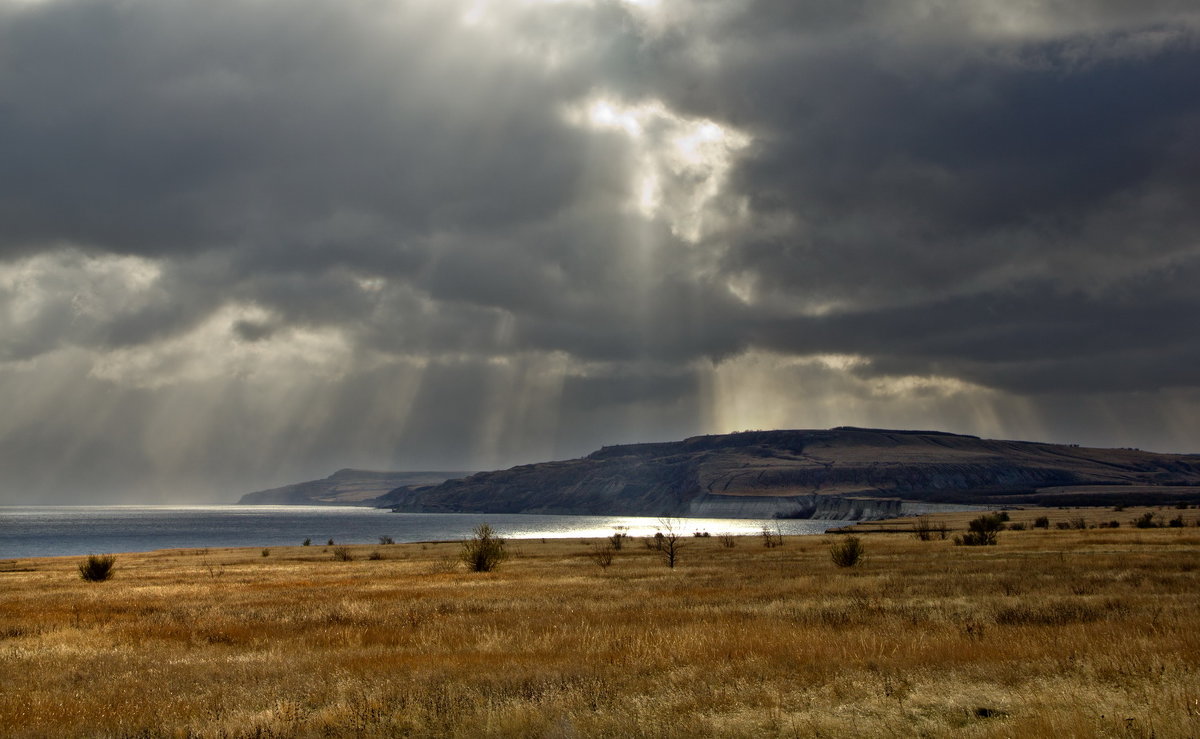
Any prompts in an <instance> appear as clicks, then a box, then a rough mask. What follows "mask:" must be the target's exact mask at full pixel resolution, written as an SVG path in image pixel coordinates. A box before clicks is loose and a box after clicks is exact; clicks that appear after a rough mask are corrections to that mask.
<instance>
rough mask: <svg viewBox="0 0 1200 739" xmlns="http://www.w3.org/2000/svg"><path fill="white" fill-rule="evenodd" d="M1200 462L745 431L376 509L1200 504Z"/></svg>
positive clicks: (1067, 449)
mask: <svg viewBox="0 0 1200 739" xmlns="http://www.w3.org/2000/svg"><path fill="white" fill-rule="evenodd" d="M1196 485H1200V456H1197V455H1178V454H1154V453H1151V452H1143V451H1140V450H1134V449H1090V448H1081V447H1077V446H1069V445H1062V444H1041V443H1034V442H1024V441H994V440H986V439H980V438H977V437H974V436H961V435H957V434H948V433H942V432H936V431H888V430H878V429H859V428H846V427H843V428H836V429H831V430H823V431H753V432H744V433H737V434H726V435H717V436H697V437H693V438H690V439H685V440H683V441H677V442H666V443H656V444H630V445H622V446H612V447H604V448H603V449H600V450H599V451H597V452H593V453H592V454H589V455H588V456H586V457H583V458H581V459H573V460H568V461H561V462H546V463H543V464H533V465H524V466H521V467H514V468H512V469H508V470H501V471H497V472H481V473H479V474H476V475H472V476H471V477H466V478H463V479H455V480H449V481H446V482H443V483H441V484H440V485H434V486H431V487H414V486H411V485H409V486H406V487H402V488H398V489H396V490H393V491H392V492H390V493H388V494H387V495H385V496H383V497H382V498H380V503H389V504H391V505H392V506H393V507H394V508H395V510H399V511H427V512H436V511H444V512H452V511H453V512H468V511H471V512H496V513H574V514H610V515H646V516H720V517H743V518H761V517H770V516H780V517H804V518H808V517H811V518H851V519H853V518H874V517H882V516H887V515H896V514H899V513H902V512H911V511H919V510H922V507H924V508H925V509H928V507H929V506H934V505H937V504H966V505H1003V504H1044V505H1060V504H1066V503H1067V502H1071V503H1074V504H1080V505H1088V504H1110V503H1111V501H1113V500H1116V499H1122V500H1129V501H1130V502H1173V501H1176V500H1180V499H1182V500H1188V501H1200V487H1190V486H1196Z"/></svg>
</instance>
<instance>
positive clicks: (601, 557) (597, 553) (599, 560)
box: [588, 541, 617, 569]
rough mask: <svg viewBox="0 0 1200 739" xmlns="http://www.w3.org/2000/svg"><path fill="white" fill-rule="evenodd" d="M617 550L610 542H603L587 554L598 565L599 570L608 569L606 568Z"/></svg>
mask: <svg viewBox="0 0 1200 739" xmlns="http://www.w3.org/2000/svg"><path fill="white" fill-rule="evenodd" d="M616 551H617V548H616V547H614V546H613V545H612V542H611V541H608V542H605V543H604V544H601V545H600V546H598V547H596V549H594V550H593V551H591V552H589V553H588V556H589V557H591V558H592V561H593V562H595V563H596V564H598V565H600V568H601V569H608V566H609V565H611V564H612V563H613V557H614V556H615V554H616Z"/></svg>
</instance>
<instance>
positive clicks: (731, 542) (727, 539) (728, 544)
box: [718, 534, 737, 549]
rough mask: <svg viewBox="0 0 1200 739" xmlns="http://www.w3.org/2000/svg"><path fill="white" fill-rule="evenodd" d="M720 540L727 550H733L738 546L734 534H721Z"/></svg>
mask: <svg viewBox="0 0 1200 739" xmlns="http://www.w3.org/2000/svg"><path fill="white" fill-rule="evenodd" d="M718 538H719V539H720V540H721V546H723V547H725V548H726V549H733V548H734V547H736V546H737V538H736V537H734V535H733V534H720V535H719V537H718Z"/></svg>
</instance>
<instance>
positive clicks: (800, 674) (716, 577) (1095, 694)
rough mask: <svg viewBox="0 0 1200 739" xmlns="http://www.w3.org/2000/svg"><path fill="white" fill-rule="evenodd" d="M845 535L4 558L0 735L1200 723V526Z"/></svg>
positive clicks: (1059, 728)
mask: <svg viewBox="0 0 1200 739" xmlns="http://www.w3.org/2000/svg"><path fill="white" fill-rule="evenodd" d="M1032 513H1034V514H1035V515H1036V514H1037V513H1040V512H1032ZM1050 513H1052V514H1053V513H1055V512H1050ZM1063 513H1064V514H1068V513H1069V514H1070V515H1075V516H1077V515H1080V512H1078V511H1076V512H1063ZM1125 513H1128V515H1129V516H1136V514H1137V513H1138V511H1134V510H1130V511H1128V512H1123V513H1122V514H1110V513H1109V512H1108V511H1092V512H1088V513H1084V514H1083V515H1085V516H1088V517H1089V518H1095V519H1096V520H1101V519H1102V520H1108V519H1109V518H1110V517H1112V516H1113V515H1125ZM1164 513H1165V514H1169V515H1167V516H1166V517H1167V518H1170V517H1173V516H1174V515H1175V512H1174V511H1165V512H1164ZM1020 515H1021V516H1024V513H1022V514H1020ZM1185 516H1186V518H1187V519H1188V520H1189V523H1191V522H1192V521H1193V520H1194V519H1195V518H1196V516H1197V512H1196V511H1187V512H1185ZM1014 517H1016V516H1014ZM958 518H962V517H961V516H960V517H958ZM1031 518H1032V516H1031ZM951 519H952V520H955V521H956V522H957V521H958V519H957V518H954V517H951ZM959 523H962V524H963V525H965V522H958V523H956V526H958V527H959V528H960V529H961V528H962V526H961V525H959ZM834 538H835V537H832V536H829V537H803V538H790V539H787V541H786V543H785V545H784V546H782V547H778V548H774V549H766V548H764V547H763V546H762V545H761V543H760V542H759V541H757V540H756V539H754V538H743V539H739V540H738V543H737V546H736V547H735V548H732V549H727V548H724V547H722V546H721V545H720V542H719V541H718V539H717V538H711V539H689V540H688V542H687V545H688V546H687V548H685V549H684V550H683V551H682V553H681V554H680V558H679V566H678V567H677V568H676V569H675V570H669V569H667V568H666V567H665V566H664V565H663V564H662V563H661V561H660V560H659V559H658V558H657V553H655V552H652V551H650V550H648V549H646V548H645V547H644V546H642V545H641V543H640V542H637V541H631V542H629V543H628V544H626V548H625V549H624V550H623V551H621V552H618V553H617V556H616V559H615V560H614V562H613V564H612V566H611V567H608V568H607V569H602V568H600V567H598V566H597V565H596V564H595V562H594V560H593V559H592V558H590V557H589V556H588V552H589V551H592V550H593V548H594V547H595V546H598V545H599V543H598V542H582V541H579V540H567V541H556V540H549V541H547V542H545V543H543V542H542V541H540V540H532V541H520V542H513V543H512V545H513V549H514V554H515V555H516V556H514V557H513V558H512V559H510V560H509V561H507V562H506V563H505V564H504V565H503V567H501V568H500V569H499V570H497V571H495V572H493V573H489V574H473V573H467V572H465V571H464V570H463V569H462V568H461V566H458V567H457V568H455V567H452V564H453V558H454V557H455V555H456V554H457V550H458V546H457V545H456V544H428V545H419V544H412V545H395V546H362V547H351V549H352V553H353V554H354V556H355V559H354V560H353V561H334V559H333V557H332V551H323V550H325V549H326V548H324V547H319V546H318V547H291V548H288V547H274V548H272V549H271V552H270V556H269V557H263V556H261V552H260V550H259V549H245V550H213V551H211V552H203V551H178V550H175V551H161V552H152V553H147V554H138V555H120V556H119V557H118V560H117V568H118V569H117V572H116V575H115V577H114V579H113V580H111V581H109V582H105V583H86V582H83V581H82V580H80V578H79V575H78V571H77V569H76V564H77V561H78V559H79V558H57V559H42V560H7V561H3V562H0V588H2V590H0V675H2V676H3V689H2V690H0V734H4V735H6V736H73V735H80V736H180V737H183V736H229V737H235V736H257V737H263V736H280V737H282V736H394V735H406V734H407V735H445V736H648V737H659V736H661V737H670V736H745V735H756V736H777V735H783V736H816V735H822V736H862V735H871V736H893V735H894V736H916V735H925V736H978V737H992V736H995V737H1000V736H1056V737H1073V736H1114V737H1125V736H1147V737H1148V736H1157V737H1170V736H1196V735H1200V672H1198V667H1200V628H1198V627H1200V546H1198V545H1200V530H1198V529H1197V528H1195V527H1188V528H1182V529H1153V530H1138V529H1132V528H1128V527H1127V525H1126V526H1123V527H1122V528H1118V529H1095V530H1082V531H1074V530H1073V531H1060V530H1055V529H1051V530H1049V531H1042V530H1027V531H1020V532H1003V533H1002V534H1001V536H1000V544H999V546H995V547H955V546H953V545H952V544H951V542H949V541H933V542H920V541H916V540H915V539H913V538H912V537H911V536H908V535H905V534H900V533H894V534H888V533H871V534H867V535H865V536H864V543H865V545H866V550H867V559H866V562H865V563H864V564H862V565H860V566H858V567H856V568H848V569H841V568H838V567H835V566H834V565H833V564H832V562H831V561H830V557H829V551H828V546H829V541H831V540H832V539H834ZM375 550H379V551H380V552H381V553H382V554H383V559H380V560H369V559H368V558H367V557H368V555H369V553H370V552H372V551H375Z"/></svg>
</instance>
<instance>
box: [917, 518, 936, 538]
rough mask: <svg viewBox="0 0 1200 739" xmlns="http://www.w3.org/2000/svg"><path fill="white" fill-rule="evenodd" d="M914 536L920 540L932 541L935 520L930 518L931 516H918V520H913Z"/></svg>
mask: <svg viewBox="0 0 1200 739" xmlns="http://www.w3.org/2000/svg"><path fill="white" fill-rule="evenodd" d="M912 526H913V538H914V539H916V540H918V541H931V540H932V539H933V532H934V528H933V521H931V520H929V516H917V520H915V521H913V525H912Z"/></svg>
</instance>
